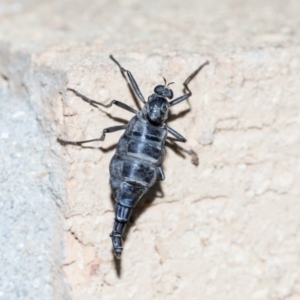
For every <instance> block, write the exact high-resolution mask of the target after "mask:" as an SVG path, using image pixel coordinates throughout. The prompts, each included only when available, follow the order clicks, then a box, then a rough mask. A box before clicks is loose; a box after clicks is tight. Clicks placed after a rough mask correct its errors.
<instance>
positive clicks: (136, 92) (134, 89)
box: [109, 55, 146, 103]
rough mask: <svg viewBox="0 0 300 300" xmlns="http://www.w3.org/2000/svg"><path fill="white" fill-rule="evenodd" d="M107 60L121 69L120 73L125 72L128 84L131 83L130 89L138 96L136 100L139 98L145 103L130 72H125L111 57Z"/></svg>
mask: <svg viewBox="0 0 300 300" xmlns="http://www.w3.org/2000/svg"><path fill="white" fill-rule="evenodd" d="M109 58H110V59H111V60H112V61H113V62H115V63H116V64H117V65H118V66H119V68H120V69H121V71H122V72H125V73H126V74H127V75H128V78H129V81H130V83H131V87H132V89H133V91H134V92H135V94H136V95H137V96H138V98H139V99H140V100H141V101H142V102H143V103H146V101H145V98H144V96H143V94H142V92H141V91H140V88H139V86H138V85H137V83H136V81H135V79H134V77H133V76H132V74H131V72H130V71H128V70H126V69H124V68H123V67H122V66H121V65H120V63H119V62H118V61H117V60H116V59H115V58H114V57H113V56H112V55H110V56H109Z"/></svg>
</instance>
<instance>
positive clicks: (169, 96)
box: [167, 90, 173, 99]
mask: <svg viewBox="0 0 300 300" xmlns="http://www.w3.org/2000/svg"><path fill="white" fill-rule="evenodd" d="M167 98H169V99H172V98H173V91H172V90H168V93H167Z"/></svg>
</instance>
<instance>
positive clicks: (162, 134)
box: [58, 55, 208, 259]
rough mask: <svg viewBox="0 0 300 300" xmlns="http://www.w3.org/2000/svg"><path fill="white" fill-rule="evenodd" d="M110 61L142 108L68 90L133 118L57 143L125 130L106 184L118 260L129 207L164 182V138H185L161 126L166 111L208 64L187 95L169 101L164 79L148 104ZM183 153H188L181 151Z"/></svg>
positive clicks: (101, 139)
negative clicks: (110, 195) (110, 196)
mask: <svg viewBox="0 0 300 300" xmlns="http://www.w3.org/2000/svg"><path fill="white" fill-rule="evenodd" d="M110 58H111V59H112V60H113V61H114V62H115V63H116V64H117V65H118V67H119V68H120V70H121V72H122V73H123V74H126V75H127V78H128V79H129V82H130V87H131V89H132V90H133V91H134V93H135V94H136V96H137V97H138V99H139V100H140V101H142V102H143V103H144V107H143V108H142V109H141V110H140V111H137V110H135V109H134V108H132V107H130V106H128V105H127V104H125V103H122V102H120V101H118V100H112V101H111V102H110V103H109V104H103V103H100V102H97V101H94V100H92V99H89V98H87V97H86V96H84V95H82V94H80V93H78V92H77V91H76V90H74V89H70V88H68V90H69V91H71V92H73V93H75V94H76V95H77V96H79V97H80V98H82V99H83V100H84V101H86V102H88V103H89V104H91V105H93V106H98V105H99V106H102V107H106V108H108V107H111V106H112V105H116V106H118V107H120V108H122V109H125V110H127V111H129V112H131V113H133V114H134V117H133V118H132V119H131V120H130V121H129V123H128V124H127V125H121V126H112V127H108V128H105V129H103V132H102V135H101V137H100V138H97V139H92V140H85V141H78V142H72V141H66V140H62V139H59V138H58V142H60V143H61V144H62V145H64V146H65V145H79V146H80V145H82V144H84V143H89V142H94V141H103V140H104V139H105V135H106V134H107V133H110V132H115V131H118V130H125V132H124V134H123V135H122V136H121V138H120V140H119V142H118V145H117V149H116V153H115V154H114V156H113V158H112V160H111V162H110V166H109V170H110V185H111V188H112V192H113V196H114V199H115V201H116V204H115V221H114V225H113V229H112V232H111V234H110V237H111V239H112V245H113V250H114V254H115V256H116V257H117V258H118V259H120V258H121V254H122V251H123V241H122V238H123V234H124V230H125V227H126V224H127V222H128V220H129V218H130V215H131V213H132V210H133V208H134V207H135V205H136V204H137V202H138V201H139V200H140V199H141V197H142V196H143V195H144V194H145V193H146V192H147V191H148V190H149V188H150V187H151V186H153V184H154V183H155V182H156V181H162V180H164V179H165V174H164V171H163V168H162V162H163V158H164V155H165V143H166V138H167V135H168V134H169V135H172V136H173V140H174V141H177V142H183V143H184V142H186V139H185V138H184V137H183V136H182V135H181V134H180V133H178V132H177V131H175V130H174V129H172V128H171V127H169V126H168V125H166V124H165V122H166V120H167V118H168V113H169V110H170V108H171V107H172V106H174V105H177V104H179V103H180V102H182V101H184V100H186V99H188V98H189V97H190V96H191V95H192V92H191V91H190V89H189V87H188V84H189V83H190V81H191V80H192V79H193V78H194V77H195V76H196V75H197V74H198V73H199V72H200V70H201V69H202V68H203V67H204V66H205V65H207V64H208V61H206V62H205V63H204V64H202V65H201V66H199V68H198V69H197V70H195V71H194V72H193V73H192V74H191V75H190V76H189V77H188V78H187V79H186V80H185V82H184V83H183V86H184V89H185V91H187V93H185V94H184V95H182V96H180V97H178V98H176V99H174V100H171V99H172V98H173V91H172V90H171V89H170V88H169V86H170V84H172V83H173V82H171V83H169V84H167V82H166V80H165V79H164V85H158V86H156V87H155V88H154V94H152V95H150V96H149V97H148V101H146V100H145V98H144V96H143V94H142V93H141V91H140V88H139V86H138V85H137V83H136V81H135V79H134V77H133V75H132V74H131V72H130V71H129V70H126V69H124V68H123V67H122V66H121V65H120V63H119V62H118V61H117V60H116V59H115V58H114V57H113V56H112V55H110ZM170 100H171V101H170ZM174 138H175V139H174ZM179 149H181V150H182V149H183V148H182V147H179ZM185 152H188V153H189V154H192V153H190V152H189V151H188V150H185Z"/></svg>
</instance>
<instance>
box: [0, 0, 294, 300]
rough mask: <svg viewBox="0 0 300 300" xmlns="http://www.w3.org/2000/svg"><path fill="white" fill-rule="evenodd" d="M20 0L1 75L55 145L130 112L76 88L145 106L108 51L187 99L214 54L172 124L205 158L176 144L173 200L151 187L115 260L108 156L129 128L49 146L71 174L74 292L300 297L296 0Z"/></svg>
mask: <svg viewBox="0 0 300 300" xmlns="http://www.w3.org/2000/svg"><path fill="white" fill-rule="evenodd" d="M98 3H99V2H98ZM5 5H10V4H9V2H7V3H6V4H5ZM22 7H23V8H22V9H21V10H20V12H17V13H16V12H15V13H6V14H3V15H2V16H1V15H0V22H1V23H0V33H1V40H2V41H3V43H2V46H1V52H2V53H6V56H4V55H2V57H9V58H10V60H9V61H8V60H7V59H6V60H5V62H3V63H2V65H1V69H0V70H1V72H2V73H3V74H5V76H7V77H9V78H10V79H11V81H12V86H13V87H14V88H15V90H19V89H20V87H21V86H22V85H25V87H26V89H27V91H28V92H29V93H31V102H32V104H33V107H34V108H35V110H36V111H37V112H38V113H39V114H40V115H41V117H40V120H41V123H42V124H43V126H44V128H45V130H48V132H49V136H51V137H52V139H53V141H54V140H55V136H56V135H59V136H61V137H64V138H68V139H71V140H78V139H79V140H81V139H89V138H95V137H98V136H99V135H100V133H101V129H102V128H105V127H107V126H111V125H114V124H117V120H116V119H114V118H122V119H123V118H124V119H126V120H128V119H130V118H131V117H132V115H131V114H130V113H127V112H124V111H123V110H121V109H119V108H117V107H113V108H111V109H107V110H97V109H95V108H93V107H91V106H89V105H88V104H86V103H84V102H83V101H81V100H80V99H78V98H76V97H75V96H74V95H73V94H71V93H70V92H66V91H65V89H66V87H71V88H75V89H77V90H78V91H80V92H82V93H84V94H85V95H87V96H89V97H91V98H93V99H95V100H99V101H104V102H106V103H108V102H109V101H110V100H111V99H118V100H122V101H124V102H125V103H127V104H129V105H131V106H135V102H134V100H133V98H132V96H131V94H130V92H129V90H128V88H127V86H126V82H125V81H124V79H123V78H122V76H121V74H120V72H119V70H118V68H117V66H116V65H115V64H114V63H113V62H112V61H111V60H109V59H108V55H109V54H110V53H113V54H114V55H115V56H116V58H118V60H119V61H120V62H122V64H123V65H124V67H126V68H128V69H129V70H131V71H132V73H133V74H134V76H135V77H136V79H137V81H138V83H139V84H140V87H141V90H142V91H143V93H144V95H145V96H147V95H148V94H150V93H152V89H153V87H154V86H155V85H157V84H160V83H162V76H165V77H166V78H167V80H169V81H175V82H176V85H174V86H173V87H174V88H173V90H174V92H175V95H180V94H181V93H182V86H181V83H182V82H183V81H184V79H185V78H186V77H187V75H189V73H190V72H191V71H193V70H194V69H195V68H196V67H197V66H198V65H199V64H201V63H202V62H204V61H205V60H206V59H208V60H209V61H210V65H209V66H207V67H205V69H203V71H202V72H201V73H200V74H199V76H197V78H195V80H193V82H192V83H191V85H190V86H191V89H192V91H193V93H194V95H193V97H192V98H191V100H190V101H189V103H190V105H189V104H188V103H182V104H181V105H179V106H177V107H175V108H174V110H173V111H172V112H173V114H174V115H177V114H178V115H179V117H178V118H177V119H176V120H174V121H172V122H171V123H170V125H171V126H172V127H173V128H174V129H176V130H178V131H179V132H180V133H182V134H183V135H184V136H185V137H186V138H187V139H188V142H187V144H186V146H187V148H192V149H193V150H194V151H196V152H197V154H198V155H199V158H200V164H199V166H198V167H195V166H194V165H192V164H191V162H190V159H189V158H188V157H186V158H185V159H184V158H182V157H180V156H179V155H177V154H176V153H174V152H173V151H172V150H171V149H169V150H168V153H167V156H166V159H165V163H164V168H165V174H166V180H165V181H164V182H162V183H161V189H162V191H163V196H159V197H155V196H154V193H155V191H153V192H152V193H150V194H149V195H147V196H146V197H145V199H144V200H145V201H144V204H145V202H146V205H140V206H139V207H138V208H137V209H136V211H135V213H134V216H133V220H134V222H133V223H132V224H131V226H130V230H129V232H128V235H127V238H126V241H125V249H124V256H123V259H122V262H121V264H120V265H118V264H116V263H115V261H114V259H113V256H112V253H111V241H110V238H109V236H108V234H109V233H110V231H111V226H112V222H113V202H112V200H111V192H110V188H109V184H108V178H109V172H108V164H109V160H110V159H111V157H112V155H113V152H114V150H113V149H112V146H113V145H115V144H116V142H117V140H118V138H119V136H120V133H112V134H110V135H107V138H106V140H105V142H104V143H102V144H101V149H100V150H98V149H92V148H90V149H81V148H76V147H67V148H64V149H61V148H60V147H59V146H58V145H54V146H53V150H54V151H56V152H57V153H58V154H59V155H60V156H61V157H62V158H61V162H62V164H63V165H64V171H65V178H66V195H65V197H66V198H65V201H66V205H65V207H64V208H63V211H64V215H65V221H64V229H65V261H64V265H63V267H62V268H63V270H64V272H65V275H66V280H67V283H68V285H69V286H70V295H71V296H72V299H76V300H77V299H78V300H81V299H85V300H87V299H92V300H93V299H206V300H211V299H218V300H219V299H230V300H231V299H232V300H235V299H236V300H241V299H243V300H244V299H245V300H248V299H249V300H250V299H251V300H252V299H262V300H265V299H285V300H297V299H300V277H299V276H300V271H299V270H300V258H299V252H300V237H299V226H300V218H299V215H300V199H299V195H300V188H299V179H300V158H299V147H300V126H299V123H300V102H299V94H300V87H299V80H298V76H299V75H298V74H299V71H300V60H299V55H300V48H299V13H300V4H299V2H298V1H276V2H275V1H263V2H262V1H211V2H209V3H205V2H204V1H184V3H182V1H172V2H171V1H164V2H162V1H152V2H151V4H146V3H144V2H142V1H119V2H113V3H111V2H109V1H107V2H106V3H105V2H104V1H101V3H100V4H97V3H96V1H90V3H88V2H83V1H82V2H80V1H75V2H74V1H61V2H58V1H57V2H55V1H53V2H51V4H49V3H46V2H45V3H42V2H41V3H40V4H37V3H35V2H34V1H32V2H27V3H24V4H22ZM3 49H6V50H5V51H6V52H5V51H4V50H3ZM21 62H22V63H21ZM16 70H18V72H16ZM24 74H25V75H24ZM135 107H136V106H135ZM189 107H190V111H188V112H186V113H184V114H182V116H181V117H180V112H184V111H186V110H187V109H189ZM105 111H107V112H109V114H110V115H107V114H106V113H105ZM99 145H100V144H95V145H94V146H96V147H98V146H99ZM61 172H62V171H61V170H58V173H60V174H61ZM158 194H161V193H160V192H159V191H158ZM60 197H62V202H64V195H60ZM119 268H121V270H120V271H119V277H118V272H117V270H118V269H119Z"/></svg>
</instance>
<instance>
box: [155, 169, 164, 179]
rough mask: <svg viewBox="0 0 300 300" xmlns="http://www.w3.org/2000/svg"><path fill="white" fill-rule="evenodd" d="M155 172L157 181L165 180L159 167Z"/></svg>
mask: <svg viewBox="0 0 300 300" xmlns="http://www.w3.org/2000/svg"><path fill="white" fill-rule="evenodd" d="M156 172H157V181H163V180H165V173H164V170H163V168H162V167H161V166H159V167H157V168H156Z"/></svg>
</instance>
